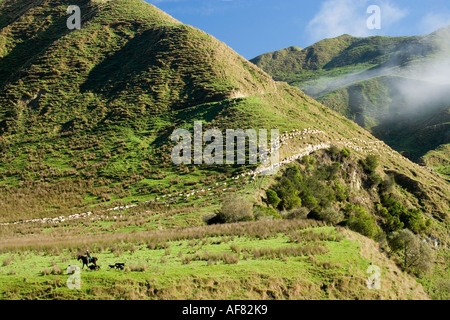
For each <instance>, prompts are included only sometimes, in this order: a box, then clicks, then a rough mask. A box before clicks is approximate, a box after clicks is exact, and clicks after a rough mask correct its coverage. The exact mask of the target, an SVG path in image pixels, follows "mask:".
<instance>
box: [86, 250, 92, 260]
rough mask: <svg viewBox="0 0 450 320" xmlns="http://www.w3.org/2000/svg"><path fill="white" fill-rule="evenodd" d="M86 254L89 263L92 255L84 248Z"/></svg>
mask: <svg viewBox="0 0 450 320" xmlns="http://www.w3.org/2000/svg"><path fill="white" fill-rule="evenodd" d="M86 256H87V258H88V263H90V262H91V261H92V257H91V254H90V253H89V250H86Z"/></svg>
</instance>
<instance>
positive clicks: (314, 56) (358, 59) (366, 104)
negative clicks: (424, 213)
mask: <svg viewBox="0 0 450 320" xmlns="http://www.w3.org/2000/svg"><path fill="white" fill-rule="evenodd" d="M449 30H450V28H443V29H440V30H438V31H436V32H434V33H432V34H429V35H425V36H417V37H368V38H356V37H351V36H349V35H343V36H341V37H338V38H334V39H325V40H322V41H320V42H318V43H316V44H314V45H312V46H311V47H308V48H306V49H304V50H296V51H293V50H291V49H289V48H288V49H283V50H280V51H277V52H273V53H267V54H263V55H261V56H259V57H256V58H255V59H253V60H251V61H252V62H253V63H255V64H256V65H258V66H259V67H261V68H262V69H264V70H265V71H267V72H268V73H270V74H271V75H272V76H273V77H274V78H275V79H276V80H281V81H286V82H289V83H290V84H292V85H295V86H298V87H300V88H301V89H302V90H304V91H305V92H306V93H307V94H309V95H311V96H313V97H314V98H316V99H317V100H318V101H320V102H322V103H323V104H325V105H326V106H328V107H330V108H332V109H333V110H336V111H338V112H340V113H341V114H343V115H345V116H346V117H348V118H349V119H352V120H354V121H355V122H357V123H358V124H359V125H361V126H362V127H364V128H366V129H368V130H370V131H371V132H372V133H373V134H374V135H375V136H376V137H377V138H379V139H381V140H383V141H385V142H386V143H387V144H388V145H389V146H391V147H392V148H394V149H395V150H397V151H399V152H401V153H402V154H404V155H405V156H407V157H408V158H410V159H411V160H413V161H419V158H420V157H421V156H423V155H424V154H425V153H427V152H428V151H430V150H434V149H436V148H437V147H438V146H440V145H442V144H447V143H449V141H450V140H449V129H448V121H447V118H446V117H445V114H447V113H448V110H449V105H450V96H449V95H448V88H449V86H450V84H449V83H448V81H447V82H445V74H446V73H448V72H447V71H446V70H447V69H448V66H449V62H448V53H449V46H448V38H449Z"/></svg>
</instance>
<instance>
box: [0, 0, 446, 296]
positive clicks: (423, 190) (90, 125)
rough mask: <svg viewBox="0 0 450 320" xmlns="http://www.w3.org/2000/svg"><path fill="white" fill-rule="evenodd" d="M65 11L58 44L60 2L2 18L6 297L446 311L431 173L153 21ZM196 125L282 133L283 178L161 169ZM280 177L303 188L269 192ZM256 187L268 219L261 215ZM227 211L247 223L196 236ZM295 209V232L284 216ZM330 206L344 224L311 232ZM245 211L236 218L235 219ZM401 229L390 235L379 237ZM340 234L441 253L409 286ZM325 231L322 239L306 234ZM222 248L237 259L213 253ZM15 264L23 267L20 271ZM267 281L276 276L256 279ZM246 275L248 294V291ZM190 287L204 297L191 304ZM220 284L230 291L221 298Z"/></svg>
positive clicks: (246, 168) (188, 32) (98, 10)
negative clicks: (371, 278) (424, 244)
mask: <svg viewBox="0 0 450 320" xmlns="http://www.w3.org/2000/svg"><path fill="white" fill-rule="evenodd" d="M71 5H78V6H79V7H80V9H81V12H82V28H81V30H73V31H70V30H68V29H67V27H66V19H67V17H68V15H67V13H66V10H67V3H65V2H64V1H59V0H57V1H54V0H52V1H50V0H43V1H18V0H5V1H2V2H0V23H1V31H0V48H1V50H0V52H1V56H0V73H1V75H2V77H1V80H0V81H1V89H0V206H1V215H0V238H1V241H0V254H1V259H3V265H2V267H1V269H0V277H1V279H2V281H1V283H2V287H1V288H2V289H3V290H2V292H4V293H1V295H0V297H1V298H5V299H14V298H36V297H38V296H39V295H42V297H43V298H45V299H58V298H59V299H64V298H70V299H72V298H86V299H93V298H142V299H144V298H163V299H164V298H180V297H183V298H227V299H230V298H279V299H282V298H283V299H289V298H291V299H300V298H302V297H303V298H305V299H308V298H322V299H326V298H343V299H356V298H367V299H377V298H378V299H380V298H393V299H396V298H398V299H408V298H417V299H426V298H430V297H432V298H442V297H444V298H445V297H446V296H445V291H444V289H445V284H444V285H442V284H441V282H442V279H445V277H446V276H447V273H446V272H447V271H446V269H445V266H446V264H447V262H446V260H445V259H446V254H447V252H448V251H447V250H448V249H447V246H448V241H449V237H448V219H449V208H450V199H449V195H450V185H449V184H448V182H447V181H446V180H444V179H443V178H442V177H441V176H440V175H439V174H437V173H435V172H433V171H432V170H430V169H429V168H426V167H424V166H419V165H417V164H415V163H413V162H411V161H410V160H408V159H407V158H405V157H403V156H402V155H400V154H399V153H397V152H395V151H393V150H392V149H391V148H390V147H388V146H387V145H386V144H384V143H383V142H381V141H379V140H377V139H376V138H375V137H374V136H373V135H372V134H371V133H369V132H368V131H367V130H365V129H363V128H361V127H360V126H358V125H357V124H356V123H355V122H353V121H351V120H349V119H346V118H345V117H344V116H342V115H340V114H339V113H338V112H336V111H333V110H330V109H329V108H327V107H325V106H323V105H322V104H320V103H318V102H317V101H315V100H314V99H312V98H311V97H309V96H307V95H306V94H305V93H303V92H302V91H301V90H300V89H298V88H295V87H292V86H289V85H288V84H286V83H279V82H275V81H273V79H272V77H271V76H270V75H269V74H267V73H266V72H264V71H262V70H261V69H259V68H258V67H257V66H255V65H254V64H252V63H250V62H248V61H247V60H245V59H244V58H243V57H241V56H239V55H238V54H237V53H235V52H234V51H233V50H232V49H230V48H229V47H228V46H226V45H225V44H224V43H222V42H220V41H218V40H217V39H215V38H213V37H212V36H210V35H208V34H206V33H204V32H202V31H200V30H198V29H195V28H193V27H190V26H187V25H184V24H182V23H180V22H178V21H177V20H175V19H173V18H171V17H170V16H168V15H167V14H165V13H163V12H162V11H160V10H159V9H157V8H156V7H154V6H152V5H149V4H147V3H145V2H143V1H138V0H117V1H88V0H78V1H72V3H71ZM30 48H32V50H30ZM295 50H297V49H295ZM194 121H202V123H203V130H206V129H211V128H217V129H219V130H220V131H221V132H225V130H227V129H238V128H242V129H248V128H253V129H256V130H258V129H268V130H270V129H279V130H280V133H281V134H282V136H281V149H280V160H281V163H280V164H281V168H282V170H280V171H279V173H278V174H277V175H275V176H267V177H264V176H260V175H258V174H257V172H258V169H261V168H260V167H258V166H257V165H212V166H210V165H206V164H199V165H180V166H176V165H174V164H173V162H172V159H171V151H172V149H173V147H174V146H175V143H174V142H172V141H171V139H170V136H171V134H172V132H173V131H174V130H175V129H178V128H184V129H188V130H190V131H191V132H192V129H193V125H194ZM370 155H372V157H370ZM368 156H369V157H368ZM375 159H376V160H375ZM291 166H293V167H294V168H297V169H294V170H298V171H296V172H297V173H298V174H294V175H291V174H290V172H291V171H290V169H289V168H291ZM300 176H301V178H300ZM283 178H285V179H284V180H283ZM291 178H292V179H293V181H297V182H299V179H301V180H302V183H300V182H299V183H298V184H295V185H294V187H293V188H289V189H288V190H284V189H283V188H279V189H276V188H277V187H276V186H277V183H278V182H279V181H280V179H281V180H283V181H286V179H288V180H289V179H291ZM303 179H304V180H303ZM392 179H394V180H395V182H394V181H393V180H392ZM382 181H387V182H386V183H382ZM389 181H391V182H389ZM289 185H290V183H289V182H286V186H289ZM338 185H339V186H340V187H338ZM323 186H325V187H323ZM331 186H333V190H332V192H331V191H330V188H331ZM269 188H275V189H276V192H275V193H276V194H277V196H280V200H282V201H283V202H282V203H281V204H278V205H276V206H275V205H273V204H270V203H269V202H268V199H267V192H268V191H267V190H268V189H269ZM269 193H270V191H269ZM384 196H385V197H384ZM228 198H231V199H234V200H232V201H231V203H232V204H238V205H239V208H238V209H239V210H237V209H236V210H237V211H238V213H236V212H231V213H232V216H233V214H234V218H235V219H234V220H238V221H237V222H242V221H241V220H247V221H246V222H244V223H241V224H239V223H238V224H237V225H233V224H223V225H212V226H210V225H206V224H208V223H211V221H214V219H216V220H217V219H220V217H221V214H222V215H225V216H226V213H227V212H226V211H227V209H226V204H227V203H230V201H228V200H227V199H228ZM289 198H292V199H293V202H292V203H291V204H292V207H290V208H287V207H284V203H287V202H288V200H289ZM297 198H298V199H297ZM227 201H228V202H227ZM299 201H301V202H299ZM308 201H309V204H308ZM377 205H378V206H377ZM305 206H307V208H308V210H310V213H309V214H308V215H307V216H302V217H299V216H295V215H294V216H292V215H293V213H292V212H291V210H292V209H299V210H304V209H301V208H303V207H305ZM331 207H333V208H334V209H335V210H337V211H339V212H341V214H342V215H343V219H342V220H341V221H339V222H338V223H331V222H329V221H328V222H329V223H326V222H324V221H326V219H324V218H323V217H322V216H321V214H322V213H323V211H325V210H326V209H332V208H331ZM240 209H242V210H245V209H248V210H247V212H244V217H240V218H239V219H237V218H236V215H237V216H238V217H239V214H240V213H241V210H240ZM377 209H379V210H378V211H376V210H377ZM233 210H235V209H233ZM231 211H232V210H231ZM327 212H328V211H327ZM362 212H364V214H363V213H362ZM228 213H229V212H228ZM227 217H229V216H226V217H225V218H226V219H225V220H227ZM396 219H397V220H398V219H399V220H401V222H402V223H403V225H401V227H400V228H390V226H391V225H390V224H389V223H390V222H391V220H394V221H397V220H396ZM229 220H233V219H229ZM248 220H251V221H248ZM275 220H276V221H275ZM222 222H223V221H222ZM226 222H236V221H228V220H227V221H226ZM366 223H368V224H367V225H366ZM399 225H400V224H395V227H398V226H399ZM268 226H270V227H271V228H272V227H273V230H275V231H276V230H278V231H279V233H276V234H275V233H273V232H271V231H270V230H269V229H271V228H269V227H268ZM361 226H363V227H361ZM309 227H311V230H312V231H311V230H310V231H306V234H303V233H302V230H303V229H305V228H309ZM366 227H368V229H369V230H372V231H374V230H375V232H370V233H367V232H365V231H364V230H366ZM349 229H352V230H356V231H358V232H360V233H362V234H364V235H365V236H367V237H370V238H372V239H374V240H379V241H380V243H381V242H382V241H381V240H382V237H383V236H393V235H394V233H395V232H397V231H400V230H401V229H410V230H412V231H414V233H415V235H414V236H413V237H414V239H416V240H418V239H421V240H423V239H429V237H430V236H433V237H437V238H439V239H440V243H441V246H440V247H438V248H437V249H430V250H436V251H433V253H434V254H435V256H436V263H435V264H431V266H429V267H430V268H431V269H430V268H428V269H429V270H428V271H430V270H432V271H433V272H435V273H434V274H433V273H432V274H431V275H430V273H428V274H427V275H426V276H423V277H422V278H421V279H422V280H420V281H421V283H420V284H419V283H418V278H416V277H414V275H417V274H421V272H419V271H421V270H419V269H420V268H419V267H417V266H408V267H407V268H406V267H405V268H402V269H397V268H398V267H396V266H394V264H395V263H397V264H398V265H400V264H401V259H402V253H401V252H398V251H395V252H394V251H393V252H391V253H390V254H391V258H392V259H388V257H387V256H388V254H387V252H388V251H386V250H385V251H383V250H384V249H383V248H381V249H379V248H372V249H368V247H370V246H372V245H367V244H365V245H364V248H365V249H364V250H365V251H364V252H363V251H362V250H360V248H361V246H360V244H359V243H361V242H365V241H373V240H369V239H367V238H365V237H363V236H360V235H355V234H354V233H353V232H351V231H350V230H349ZM323 231H326V232H328V233H331V234H332V235H323V236H321V235H319V236H315V235H312V234H311V232H313V233H314V232H318V233H323ZM296 233H299V234H300V235H296ZM335 234H336V235H339V234H341V235H340V236H339V237H338V238H339V240H341V241H335V240H336V239H334V235H335ZM233 237H236V239H234V238H233ZM303 237H304V238H303ZM316 237H317V238H316ZM217 238H219V239H217ZM222 238H223V239H222ZM344 238H345V240H344ZM234 240H236V242H237V243H235V245H237V246H240V247H242V248H243V249H242V250H241V251H239V250H237V249H236V247H234V249H232V248H231V247H230V248H228V246H227V245H222V246H220V247H216V245H219V244H221V243H225V244H226V243H228V242H230V241H234ZM263 240H267V241H266V242H264V241H263ZM316 240H317V241H316ZM216 242H217V243H216ZM316 242H317V243H316ZM232 243H233V242H230V244H232ZM371 243H372V242H371ZM273 245H275V246H273ZM203 246H204V247H205V248H204V249H202V248H203ZM86 247H89V248H90V250H91V251H92V252H95V254H96V255H98V256H99V258H100V261H101V266H102V269H101V271H99V272H98V273H95V271H93V272H92V273H87V274H86V278H84V280H83V281H85V282H84V287H83V290H82V291H80V292H78V293H75V292H74V291H69V290H67V288H65V285H64V283H65V278H63V276H65V275H63V273H64V272H65V270H64V269H63V270H62V271H61V268H62V267H61V266H62V265H67V263H77V262H76V256H77V254H78V253H84V252H85V250H86ZM175 247H180V250H174V252H172V251H171V250H170V248H175ZM194 247H198V248H196V249H194ZM270 247H273V248H272V249H273V250H274V251H271V250H270ZM286 247H290V248H286ZM312 247H314V248H313V249H311V248H312ZM274 248H275V249H274ZM258 249H259V250H260V251H258ZM155 250H156V251H155ZM159 250H164V256H167V257H165V259H162V258H164V257H163V256H162V254H163V251H159ZM233 250H234V251H233ZM368 250H369V251H370V252H368ZM237 251H239V253H238V252H237ZM179 252H181V253H179ZM232 252H234V253H235V254H232V256H231V257H230V254H231V253H232ZM125 253H126V254H125ZM124 254H125V255H124ZM214 254H217V255H214ZM350 254H351V255H352V257H351V259H350V258H348V257H349V255H350ZM236 255H237V258H236ZM119 257H120V258H121V259H122V258H123V259H126V262H127V265H128V266H129V269H127V270H126V272H124V273H117V274H115V273H111V272H115V271H116V270H108V267H107V265H108V264H109V263H113V262H114V260H115V259H118V258H119ZM18 259H23V261H24V264H25V265H26V266H28V267H26V268H22V269H21V270H19V269H18V264H17V261H18ZM55 259H58V262H56V261H55ZM236 259H237V260H236ZM307 259H308V260H307ZM396 259H397V260H396ZM25 260H26V262H25ZM244 260H245V261H244ZM209 261H211V262H209ZM220 261H221V262H223V264H222V263H220V264H219V265H217V264H216V263H217V262H220ZM430 261H431V260H430ZM191 262H192V264H191ZM156 263H161V266H158V265H155V264H156ZM284 263H287V264H286V265H285V267H283V268H281V267H280V265H281V264H284ZM370 263H379V264H381V266H380V267H382V268H383V270H384V271H383V272H385V274H386V278H385V280H384V281H385V282H384V284H385V289H384V290H383V291H380V292H376V291H369V290H370V289H369V288H367V285H366V284H365V282H364V281H365V278H364V276H366V274H365V273H366V270H367V267H368V266H369V265H370ZM205 264H207V265H206V266H205ZM236 264H237V267H241V266H242V267H245V270H246V272H245V273H244V274H242V275H239V273H238V272H237V269H236V268H235V267H236V266H235V265H236ZM148 265H151V266H152V270H153V271H154V274H156V275H157V276H160V277H157V278H152V277H153V275H152V276H151V272H149V271H148V270H149V269H148V268H147V266H148ZM229 265H231V266H229ZM352 266H355V267H354V268H355V271H352V270H353V269H352V268H353V267H352ZM160 267H161V268H160ZM190 267H192V268H190ZM206 267H208V268H209V267H211V270H212V271H211V272H210V271H209V270H205V268H206ZM266 267H268V268H269V269H272V270H280V275H277V276H275V277H270V276H269V277H268V273H267V270H266V271H264V270H265V268H266ZM297 267H298V268H299V269H300V270H305V271H307V273H306V274H305V275H304V276H299V275H298V273H297V272H296V270H297ZM161 270H162V271H161ZM189 270H190V271H189ZM199 270H200V271H199ZM230 270H231V271H230ZM160 271H161V273H159V272H160ZM197 271H199V274H200V276H198V278H196V277H194V274H195V273H196V272H197ZM119 272H120V271H119ZM407 272H410V273H411V274H407ZM225 274H229V276H230V278H227V279H223V277H224V275H225ZM96 275H99V278H97V277H96ZM249 275H253V276H254V277H255V278H256V279H260V281H259V282H256V283H254V285H252V284H250V283H249V282H248V281H246V280H245V279H246V278H247V276H249ZM353 278H355V279H356V280H355V279H353ZM19 279H20V280H19ZM24 279H26V280H25V282H27V284H26V285H25V286H24V285H23V280H24ZM62 279H63V280H62ZM214 279H216V280H217V279H219V280H217V282H216V283H215V282H214ZM116 281H117V287H115V286H112V285H111V283H113V282H116ZM211 281H213V282H212V284H211ZM150 283H152V284H151V285H150ZM274 283H276V285H275V287H274V290H269V289H268V288H269V287H270V286H272V285H274ZM355 283H357V285H354V284H355ZM178 284H179V285H178ZM183 284H184V285H183ZM194 284H195V286H196V287H198V288H199V290H193V291H190V290H191V289H189V288H192V286H193V285H194ZM222 284H228V285H229V287H228V288H231V289H230V292H229V291H226V290H225V291H226V292H222V291H221V290H218V289H217V287H221V288H222V287H223V286H222ZM241 285H244V288H245V289H244V290H243V291H240V292H237V293H236V294H235V295H234V294H233V292H232V291H233V290H232V288H236V287H238V286H241ZM44 286H46V287H44ZM136 286H137V287H139V288H141V289H142V290H141V289H136ZM180 286H182V287H180ZM144 287H145V289H144ZM133 288H134V289H133ZM214 288H216V289H214ZM224 288H227V287H226V286H224ZM305 288H311V289H312V292H313V293H312V294H311V296H308V295H307V294H306V292H307V290H306V289H305ZM424 288H425V290H426V293H425V291H424ZM442 288H444V289H442ZM391 289H392V290H391ZM136 290H137V291H136ZM245 290H246V291H245ZM44 292H46V293H44ZM436 292H437V293H436Z"/></svg>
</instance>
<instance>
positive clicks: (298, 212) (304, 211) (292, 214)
mask: <svg viewBox="0 0 450 320" xmlns="http://www.w3.org/2000/svg"><path fill="white" fill-rule="evenodd" d="M309 212H310V210H309V209H308V208H305V207H299V208H295V209H292V210H291V211H289V212H288V213H287V215H286V219H306V218H307V217H308V214H309Z"/></svg>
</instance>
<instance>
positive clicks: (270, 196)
mask: <svg viewBox="0 0 450 320" xmlns="http://www.w3.org/2000/svg"><path fill="white" fill-rule="evenodd" d="M266 196H267V203H268V204H270V205H271V206H272V207H274V208H276V207H278V205H279V204H280V201H281V199H280V198H279V197H278V194H277V193H276V192H275V191H273V190H272V189H267V190H266Z"/></svg>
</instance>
